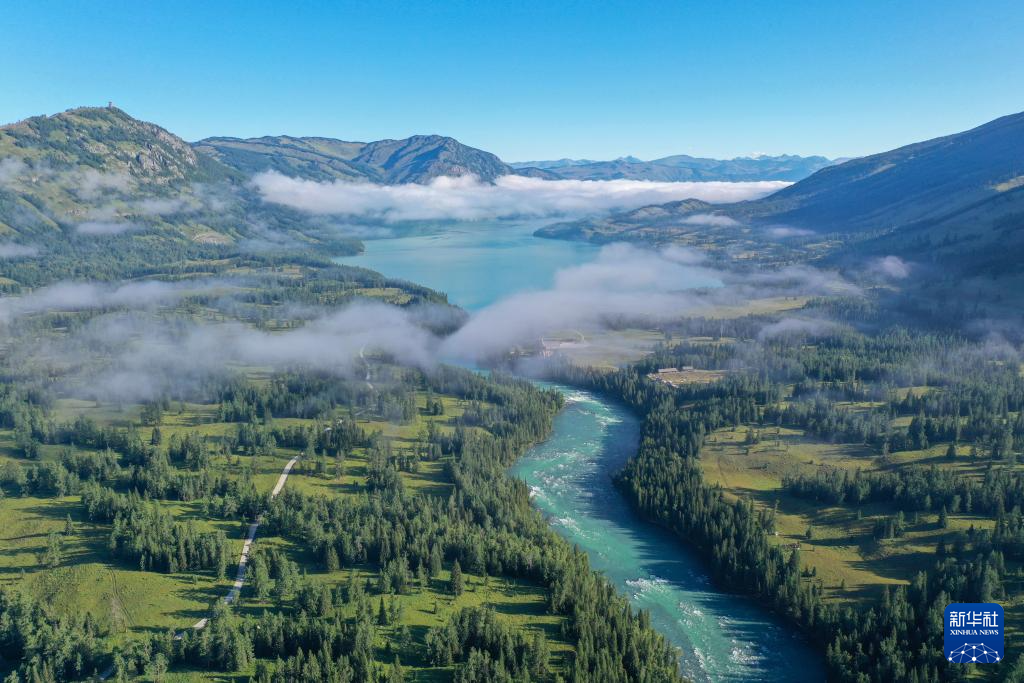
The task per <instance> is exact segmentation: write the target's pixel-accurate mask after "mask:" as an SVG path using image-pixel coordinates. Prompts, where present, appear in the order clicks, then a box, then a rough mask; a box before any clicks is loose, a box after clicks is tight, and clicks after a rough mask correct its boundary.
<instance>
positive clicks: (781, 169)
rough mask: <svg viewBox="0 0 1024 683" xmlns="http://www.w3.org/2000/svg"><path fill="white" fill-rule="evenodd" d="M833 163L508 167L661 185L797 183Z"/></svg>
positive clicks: (678, 158) (681, 160) (690, 161)
mask: <svg viewBox="0 0 1024 683" xmlns="http://www.w3.org/2000/svg"><path fill="white" fill-rule="evenodd" d="M832 163H833V161H832V160H830V159H827V158H826V157H823V156H809V157H803V156H799V155H795V154H781V155H775V156H768V155H760V156H756V157H735V158H733V159H709V158H702V157H693V156H690V155H687V154H674V155H671V156H667V157H661V158H659V159H652V160H650V161H644V160H642V159H638V158H636V157H634V156H625V157H619V158H618V159H611V160H608V161H593V160H589V159H557V160H550V161H543V160H541V161H530V162H519V163H512V164H510V165H511V166H512V167H513V168H520V167H522V168H525V167H527V166H531V167H536V168H541V169H544V170H546V171H549V172H552V173H554V174H556V175H558V176H559V177H561V178H564V179H575V180H651V181H661V182H707V181H728V182H743V181H754V180H784V181H791V182H792V181H797V180H802V179H803V178H806V177H807V176H809V175H811V174H812V173H814V172H815V171H818V170H820V169H822V168H825V167H827V166H829V165H830V164H832Z"/></svg>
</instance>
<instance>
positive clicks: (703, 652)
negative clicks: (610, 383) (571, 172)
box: [340, 222, 824, 682]
mask: <svg viewBox="0 0 1024 683" xmlns="http://www.w3.org/2000/svg"><path fill="white" fill-rule="evenodd" d="M535 228H536V225H534V224H529V223H511V222H505V223H475V224H459V225H456V226H453V227H451V229H448V230H442V231H428V232H427V233H425V234H416V235H412V236H407V237H397V238H393V239H383V240H370V241H367V243H366V244H367V248H366V253H365V254H363V255H361V256H358V257H352V258H346V259H340V262H342V263H352V264H354V265H361V266H365V267H367V268H372V269H374V270H377V271H379V272H381V273H384V274H385V275H388V276H392V277H400V278H404V279H407V280H411V281H413V282H417V283H420V284H423V285H426V286H429V287H432V288H435V289H437V290H439V291H443V292H446V293H447V294H448V296H449V300H450V301H451V302H452V303H454V304H457V305H461V306H463V307H464V308H466V309H468V310H470V311H475V310H479V309H481V308H484V307H486V306H487V305H488V304H490V303H493V302H495V301H497V300H498V299H500V298H502V297H504V296H507V295H509V294H513V293H516V292H520V291H524V290H530V289H541V288H544V287H547V286H549V285H550V284H551V282H552V281H553V278H554V274H555V272H556V271H557V270H559V269H561V268H565V267H570V266H574V265H578V264H581V263H585V262H587V261H589V260H591V259H593V258H594V256H595V255H596V252H597V250H596V248H595V247H593V246H591V245H587V244H581V243H575V242H559V241H549V240H541V239H538V238H535V237H533V236H532V232H533V230H534V229H535ZM555 386H556V388H558V389H559V390H560V391H562V392H563V394H564V395H565V397H566V407H565V409H564V410H563V411H562V412H561V413H560V414H559V415H558V416H557V417H556V419H555V424H554V429H553V431H552V434H551V437H550V438H549V439H548V440H547V441H545V442H544V443H541V444H539V445H538V446H536V447H534V448H533V449H531V450H530V451H529V452H528V453H527V454H526V455H525V456H524V457H523V458H522V459H520V460H519V461H518V462H517V463H516V465H515V466H514V467H513V468H512V470H511V473H512V474H513V475H514V476H517V477H519V478H521V479H522V480H523V481H525V482H526V483H527V484H528V485H529V486H530V489H531V491H532V493H533V501H534V504H535V505H536V506H537V508H538V509H539V510H540V511H541V512H543V513H544V515H545V516H546V517H547V518H548V519H549V520H550V522H551V524H552V525H553V526H554V528H555V529H556V530H557V531H558V533H560V534H561V535H562V536H563V537H564V538H566V539H567V540H568V541H570V542H571V543H574V544H576V545H578V546H579V547H580V548H581V549H583V550H584V551H585V552H586V553H587V555H588V556H589V557H590V561H591V564H592V566H593V567H594V568H595V569H597V570H599V571H601V572H603V573H604V574H605V575H606V576H607V577H608V578H609V580H611V581H612V582H613V583H614V584H615V585H616V586H617V587H618V588H619V589H620V590H622V591H623V592H624V593H626V594H627V595H629V596H630V599H631V601H632V603H633V605H634V606H635V607H637V608H642V609H646V610H648V611H649V612H650V614H651V621H652V623H653V624H654V626H655V627H656V628H657V629H658V631H660V632H661V633H662V634H664V635H665V636H666V637H667V638H668V640H669V642H671V643H672V644H673V645H674V646H676V647H677V648H678V649H679V652H680V664H681V667H682V669H683V672H684V674H685V675H687V676H688V677H690V678H691V679H693V680H695V681H766V682H768V681H771V682H774V681H820V680H824V670H823V666H822V658H821V656H820V654H818V653H817V652H816V651H815V650H814V649H813V648H812V647H811V646H810V645H808V644H807V643H806V642H805V641H804V640H803V639H802V638H801V637H799V636H797V635H795V634H794V633H793V632H792V631H791V630H790V629H789V628H787V627H786V626H784V625H783V624H781V623H780V621H779V620H778V619H776V618H775V617H773V616H772V615H771V614H770V613H769V612H768V611H766V610H765V609H763V608H762V607H760V606H759V605H757V604H756V603H754V602H753V601H751V600H748V599H746V598H743V597H740V596H736V595H733V594H730V593H725V592H723V591H720V590H718V589H716V588H715V587H714V586H713V585H712V584H711V582H710V580H709V578H708V575H707V572H706V570H705V569H704V566H703V564H702V563H701V561H700V559H699V557H697V556H696V555H695V553H693V552H690V551H689V550H687V549H686V548H685V547H684V546H683V545H682V544H681V543H679V541H678V539H676V538H674V537H672V536H670V535H669V534H668V533H667V532H665V531H663V530H661V529H659V528H657V527H655V526H653V525H651V524H648V523H646V522H644V521H643V520H641V519H639V518H638V517H637V516H636V515H635V514H634V513H633V512H632V510H631V509H630V507H629V505H628V503H627V502H626V500H625V499H624V498H623V496H622V495H621V494H620V493H619V491H618V490H617V489H616V488H615V487H614V486H613V485H612V479H611V477H612V475H613V474H614V473H615V472H616V471H618V470H619V469H620V468H621V467H622V465H623V464H624V463H625V461H626V460H627V459H628V458H629V457H630V456H631V455H632V454H633V453H635V452H636V447H637V442H638V437H639V426H638V424H637V419H636V418H635V417H634V416H633V415H632V414H631V413H630V412H629V411H628V410H627V409H625V408H624V407H622V406H619V405H617V404H615V403H613V402H610V401H607V400H604V399H602V398H599V397H598V396H595V395H593V394H590V393H587V392H583V391H578V390H576V389H573V388H571V387H564V386H557V385H555Z"/></svg>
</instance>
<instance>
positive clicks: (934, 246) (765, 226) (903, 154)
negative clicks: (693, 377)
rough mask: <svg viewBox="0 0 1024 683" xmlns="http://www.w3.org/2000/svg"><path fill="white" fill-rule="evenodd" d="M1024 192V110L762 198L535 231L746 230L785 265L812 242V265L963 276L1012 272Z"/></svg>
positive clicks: (747, 238) (578, 235)
mask: <svg viewBox="0 0 1024 683" xmlns="http://www.w3.org/2000/svg"><path fill="white" fill-rule="evenodd" d="M1022 188H1024V113H1016V114H1009V115H1007V116H1003V117H1000V118H998V119H995V120H993V121H989V122H987V123H984V124H982V125H980V126H976V127H974V128H972V129H970V130H967V131H963V132H959V133H953V134H950V135H946V136H942V137H939V138H934V139H931V140H925V141H921V142H916V143H912V144H909V145H904V146H902V147H899V148H896V149H893V150H889V151H886V152H880V153H878V154H873V155H869V156H866V157H860V158H857V159H852V160H849V161H846V162H844V163H841V164H836V165H833V166H828V167H826V168H823V169H821V170H819V171H817V172H815V173H814V174H812V175H811V176H809V177H807V178H806V179H804V180H801V181H798V182H796V183H795V184H793V185H790V186H789V187H786V188H784V189H782V190H779V191H778V192H775V193H773V194H771V195H769V196H767V197H764V198H761V199H756V200H750V201H745V202H737V203H733V204H719V205H715V206H713V207H710V208H709V207H696V208H695V207H692V206H688V205H687V204H686V203H685V202H684V203H681V204H680V203H675V204H666V205H655V206H651V207H641V208H639V209H634V210H632V211H628V212H622V213H619V214H614V215H612V216H609V217H607V218H603V219H597V220H593V219H591V220H582V221H572V222H566V223H560V224H555V225H551V226H547V227H545V228H542V229H541V230H539V231H538V232H537V234H538V235H539V236H542V237H553V238H567V239H586V240H591V241H601V242H604V241H614V240H633V241H640V242H650V243H666V242H680V241H685V242H686V243H690V244H700V243H702V241H703V242H712V243H713V242H714V241H715V240H716V236H717V237H718V238H727V239H730V240H731V239H738V237H737V236H738V235H739V234H740V233H742V234H743V238H742V239H743V240H744V248H745V249H747V250H748V251H749V250H750V249H767V250H774V251H779V250H780V249H782V251H785V252H786V253H787V258H793V257H794V256H793V254H794V253H796V252H798V251H800V249H799V247H800V245H801V244H814V245H816V246H817V250H816V251H815V252H814V253H813V254H812V255H811V256H812V257H813V258H825V259H827V260H829V259H830V260H834V261H836V262H843V261H846V262H849V261H850V259H851V258H853V257H855V256H856V255H857V254H867V253H870V254H894V255H899V256H903V257H905V258H908V259H914V260H921V261H926V262H935V263H946V264H949V265H950V267H952V268H962V269H963V272H965V273H981V272H982V271H983V270H984V268H985V267H989V268H991V267H994V264H1002V265H1000V266H999V269H1000V270H1002V271H1009V270H1012V268H1013V266H1012V264H1010V263H1009V261H1008V259H1010V258H1011V256H1012V254H1013V253H1020V250H1024V192H1022V191H1021V189H1022ZM708 212H710V213H712V214H714V215H716V216H717V217H718V225H717V226H715V227H709V226H705V227H704V228H701V229H696V228H694V227H693V221H694V218H695V216H697V215H698V214H702V213H708ZM726 221H729V222H731V223H732V224H731V225H724V223H725V222H726ZM723 236H724V237H723ZM826 243H828V244H826ZM780 245H781V246H780ZM794 245H796V247H798V248H797V249H795V250H794V249H793V247H794ZM823 245H824V246H823ZM805 257H808V256H807V255H806V254H805ZM983 264H987V265H983Z"/></svg>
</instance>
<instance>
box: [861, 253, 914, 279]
mask: <svg viewBox="0 0 1024 683" xmlns="http://www.w3.org/2000/svg"><path fill="white" fill-rule="evenodd" d="M870 268H871V271H872V272H874V273H875V274H877V275H881V276H882V277H884V278H889V279H892V280H902V279H904V278H906V277H909V276H910V264H909V263H907V262H906V261H904V260H903V259H901V258H900V257H899V256H883V257H882V258H880V259H876V260H875V261H873V262H872V263H871V266H870Z"/></svg>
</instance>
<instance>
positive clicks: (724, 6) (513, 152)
mask: <svg viewBox="0 0 1024 683" xmlns="http://www.w3.org/2000/svg"><path fill="white" fill-rule="evenodd" d="M1022 32H1024V3H1022V2H1019V0H1008V1H1003V0H986V1H983V2H943V1H942V0H932V1H931V2H909V1H907V2H903V1H901V2H866V1H865V2H857V3H843V2H806V3H805V2H730V1H727V0H717V1H714V2H599V1H592V2H557V1H555V0H548V1H542V2H534V1H533V0H519V1H517V2H507V3H506V2H485V1H479V2H445V3H442V2H406V3H395V2H320V3H317V2H301V1H294V2H275V3H272V2H261V1H259V0H248V1H246V2H215V1H212V0H206V1H204V2H191V1H190V0H177V1H175V2H143V1H140V0H134V1H132V2H119V1H115V0H105V1H103V2H76V1H75V0H63V1H58V0H32V1H31V2H28V1H26V2H12V3H5V6H4V9H3V12H2V17H0V36H2V40H0V120H2V121H4V122H9V121H14V120H17V119H20V118H24V117H26V116H30V115H35V114H41V113H54V112H57V111H62V110H64V109H67V108H70V107H74V106H78V105H83V104H105V103H106V102H107V101H108V100H113V101H114V102H115V104H117V105H118V106H120V107H121V108H123V109H125V110H126V111H128V112H129V113H130V114H132V115H134V116H137V117H139V118H143V119H147V120H150V121H154V122H156V123H159V124H161V125H163V126H164V127H166V128H168V129H169V130H171V131H172V132H174V133H177V134H179V135H181V136H182V137H184V138H186V139H189V140H194V139H198V138H201V137H205V136H209V135H236V136H241V137H246V136H254V135H264V134H281V133H287V134H291V135H324V136H330V137H339V138H344V139H355V140H369V139H379V138H385V137H405V136H407V135H411V134H414V133H442V134H446V135H452V136H454V137H457V138H459V139H460V140H462V141H463V142H466V143H467V144H471V145H474V146H477V147H481V148H484V149H487V150H490V151H493V152H495V153H497V154H498V155H499V156H501V157H502V158H504V159H506V160H510V161H516V160H524V159H536V158H555V157H563V156H570V157H590V158H611V157H616V156H620V155H625V154H635V155H637V156H640V157H642V158H653V157H657V156H662V155H666V154H673V153H689V154H695V155H701V156H716V157H732V156H736V155H744V154H751V153H758V152H764V153H782V152H789V153H800V154H814V153H817V154H825V155H828V156H833V157H834V156H848V155H861V154H867V153H870V152H875V151H881V150H884V149H888V148H891V147H895V146H898V145H901V144H905V143H908V142H912V141H916V140H920V139H926V138H929V137H934V136H936V135H941V134H945V133H950V132H955V131H958V130H963V129H965V128H969V127H972V126H974V125H977V124H980V123H983V122H985V121H987V120H989V119H992V118H995V117H997V116H1000V115H1002V114H1007V113H1011V112H1015V111H1020V110H1024V69H1022V68H1021V63H1020V58H1021V54H1020V45H1021V35H1022Z"/></svg>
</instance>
